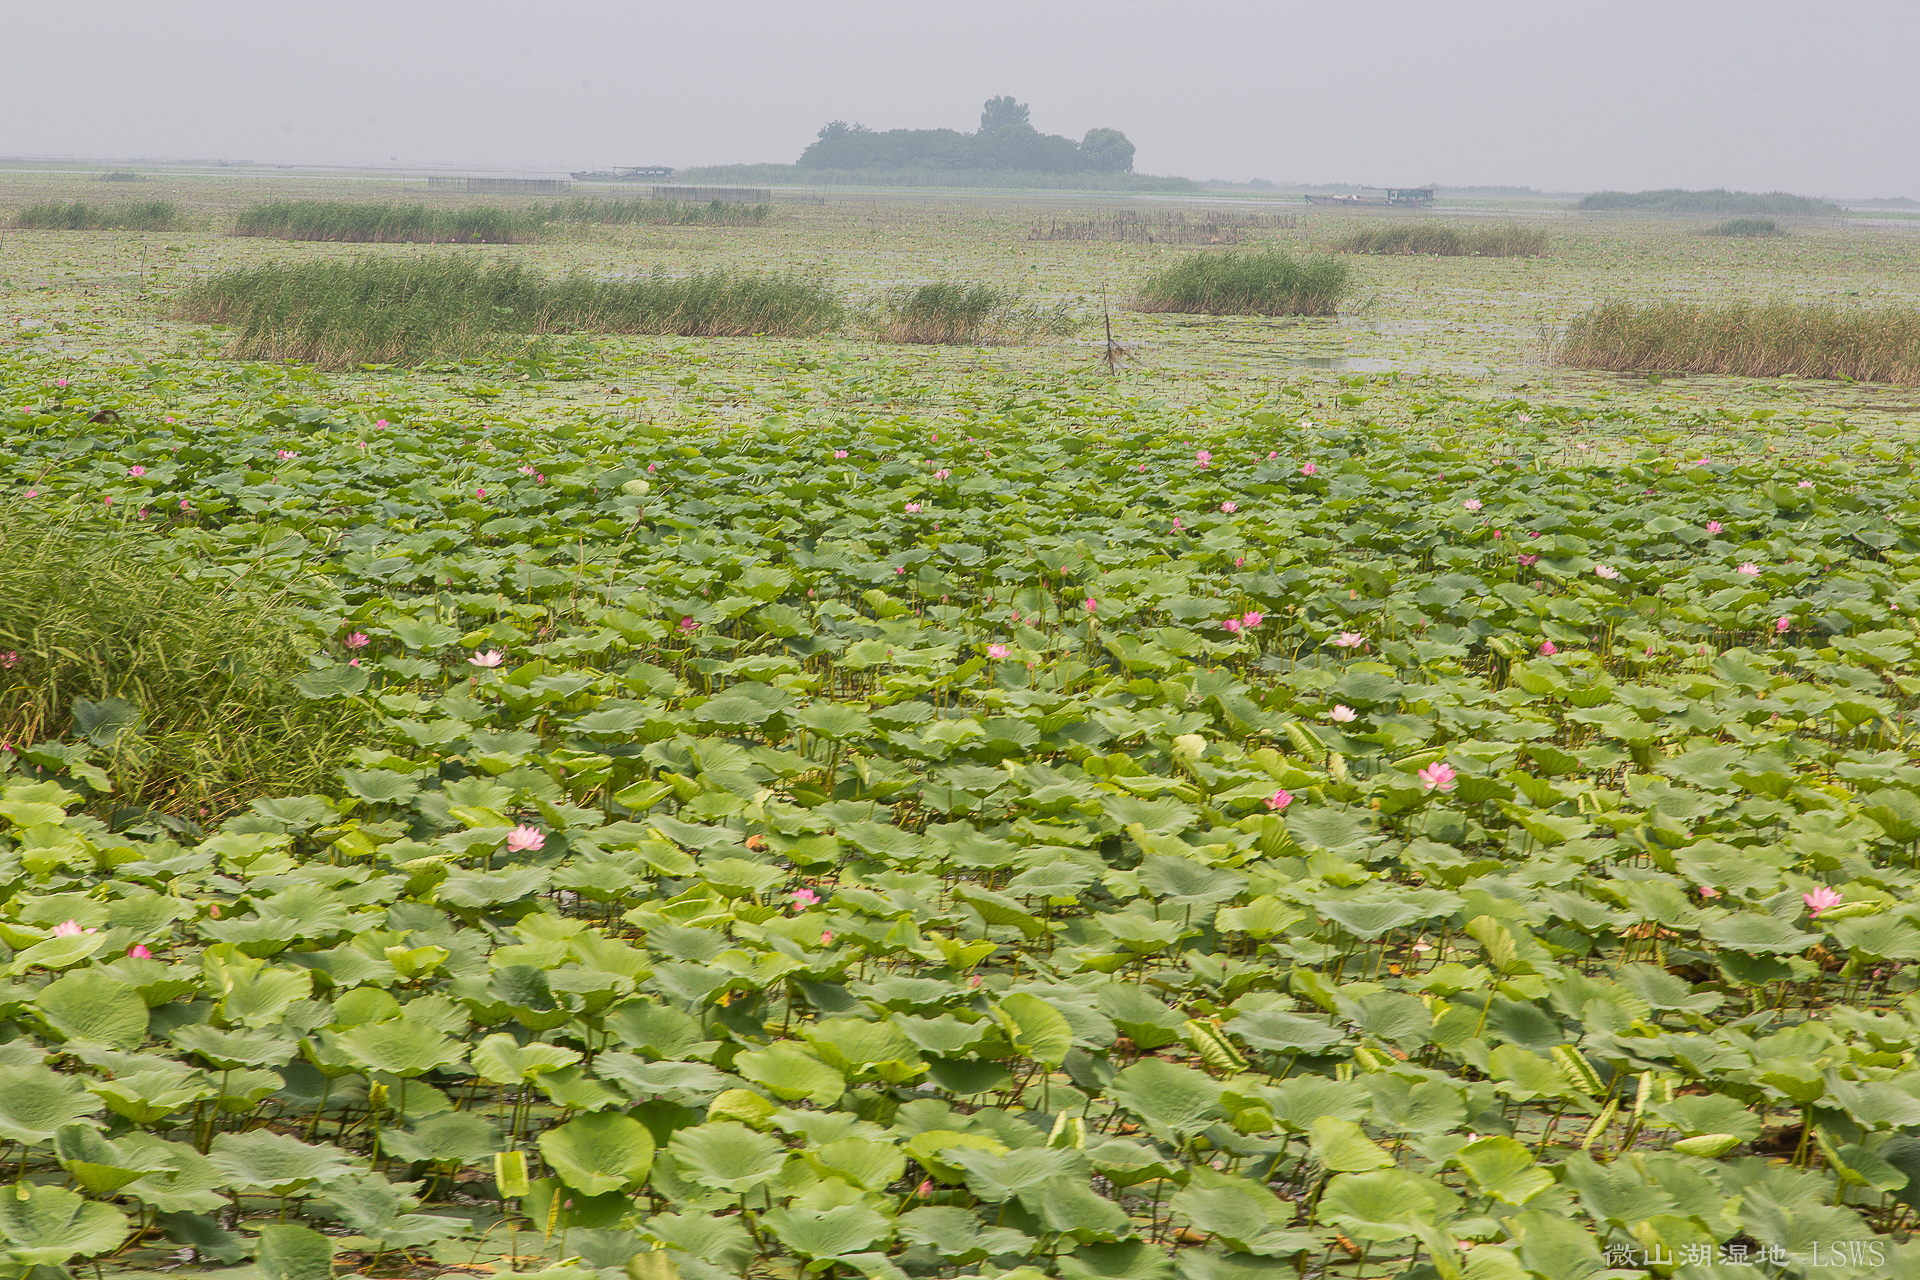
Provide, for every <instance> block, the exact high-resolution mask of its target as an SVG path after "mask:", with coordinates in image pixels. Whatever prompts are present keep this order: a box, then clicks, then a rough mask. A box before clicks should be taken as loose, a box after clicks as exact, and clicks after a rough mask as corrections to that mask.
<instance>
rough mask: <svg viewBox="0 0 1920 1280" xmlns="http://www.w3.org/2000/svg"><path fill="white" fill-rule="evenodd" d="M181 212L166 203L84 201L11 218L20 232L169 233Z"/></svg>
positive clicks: (43, 206) (31, 208)
mask: <svg viewBox="0 0 1920 1280" xmlns="http://www.w3.org/2000/svg"><path fill="white" fill-rule="evenodd" d="M179 223H180V210H179V209H178V208H176V207H175V206H174V205H173V204H172V203H171V202H169V201H166V200H138V201H133V202H130V203H127V204H89V203H87V202H86V201H84V200H74V201H71V202H63V201H59V200H43V201H41V202H39V203H37V204H30V205H27V206H26V207H25V208H23V209H21V210H20V211H19V212H18V213H16V214H14V215H13V225H14V226H15V227H18V228H20V229H21V230H23V231H171V230H173V229H174V228H175V227H176V226H178V225H179Z"/></svg>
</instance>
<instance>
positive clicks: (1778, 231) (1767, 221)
mask: <svg viewBox="0 0 1920 1280" xmlns="http://www.w3.org/2000/svg"><path fill="white" fill-rule="evenodd" d="M1700 234H1701V235H1703V236H1737V237H1740V238H1743V239H1748V240H1760V239H1766V238H1768V237H1771V236H1784V235H1785V234H1787V229H1786V228H1785V227H1783V226H1781V225H1780V224H1779V223H1778V222H1777V221H1775V220H1774V219H1772V218H1728V219H1726V220H1725V221H1723V222H1716V223H1714V224H1713V225H1712V226H1710V227H1702V228H1700Z"/></svg>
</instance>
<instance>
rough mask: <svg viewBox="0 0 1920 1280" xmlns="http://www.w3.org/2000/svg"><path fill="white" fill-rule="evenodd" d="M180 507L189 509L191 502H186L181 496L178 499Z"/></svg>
mask: <svg viewBox="0 0 1920 1280" xmlns="http://www.w3.org/2000/svg"><path fill="white" fill-rule="evenodd" d="M180 509H181V510H182V511H190V510H192V509H193V504H192V503H190V502H188V501H187V500H186V499H185V498H182V499H180Z"/></svg>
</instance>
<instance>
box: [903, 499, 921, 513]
mask: <svg viewBox="0 0 1920 1280" xmlns="http://www.w3.org/2000/svg"><path fill="white" fill-rule="evenodd" d="M902 510H904V511H905V512H906V513H907V514H908V515H910V516H913V515H919V514H920V504H919V503H917V502H909V503H908V504H907V505H906V506H905V507H904V508H902Z"/></svg>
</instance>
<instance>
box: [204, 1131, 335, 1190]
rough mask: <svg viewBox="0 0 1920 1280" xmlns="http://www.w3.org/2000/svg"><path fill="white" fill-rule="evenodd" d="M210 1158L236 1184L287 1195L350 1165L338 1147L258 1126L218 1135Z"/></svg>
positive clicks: (324, 1179)
mask: <svg viewBox="0 0 1920 1280" xmlns="http://www.w3.org/2000/svg"><path fill="white" fill-rule="evenodd" d="M207 1159H208V1160H209V1161H211V1162H212V1164H213V1167H214V1168H215V1169H217V1170H219V1171H220V1173H221V1174H222V1175H223V1176H225V1178H226V1179H227V1181H228V1182H230V1183H232V1184H233V1185H234V1186H235V1187H239V1188H243V1189H247V1190H255V1191H265V1192H268V1193H269V1194H272V1195H287V1194H289V1193H290V1192H294V1191H299V1190H302V1189H304V1188H306V1187H309V1186H311V1185H313V1184H314V1183H316V1182H324V1181H327V1180H329V1179H331V1178H336V1177H339V1176H340V1175H341V1174H343V1173H345V1172H346V1170H347V1168H348V1162H347V1158H346V1157H345V1156H344V1155H343V1154H341V1152H340V1151H339V1149H338V1148H335V1147H322V1146H310V1145H308V1144H307V1143H304V1142H301V1141H300V1140H299V1139H298V1138H289V1137H287V1136H286V1135H285V1134H280V1133H270V1132H268V1131H266V1130H264V1129H255V1130H253V1131H252V1132H250V1133H223V1134H220V1135H219V1136H218V1137H216V1138H214V1140H213V1145H212V1146H211V1147H210V1148H208V1150H207Z"/></svg>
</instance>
